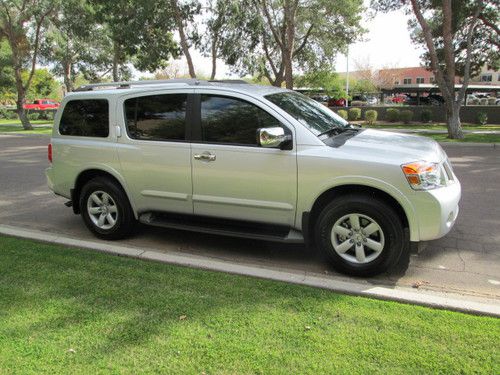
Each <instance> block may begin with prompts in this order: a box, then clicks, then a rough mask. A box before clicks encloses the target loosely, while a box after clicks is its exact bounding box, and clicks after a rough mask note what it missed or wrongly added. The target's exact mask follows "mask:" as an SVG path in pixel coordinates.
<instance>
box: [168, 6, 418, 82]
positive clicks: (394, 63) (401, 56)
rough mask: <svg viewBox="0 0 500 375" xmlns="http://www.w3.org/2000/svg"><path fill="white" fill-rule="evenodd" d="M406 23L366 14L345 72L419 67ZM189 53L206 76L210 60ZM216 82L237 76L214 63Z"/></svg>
mask: <svg viewBox="0 0 500 375" xmlns="http://www.w3.org/2000/svg"><path fill="white" fill-rule="evenodd" d="M368 5H369V0H365V6H366V7H368ZM407 21H408V17H407V16H406V15H405V14H404V13H403V12H402V11H393V12H389V13H378V14H376V15H375V16H373V15H372V16H369V15H368V14H367V15H366V16H365V19H364V20H363V26H364V27H365V28H366V29H367V30H368V32H367V33H366V34H365V36H364V37H363V41H362V42H358V43H355V44H352V45H351V46H350V47H349V70H350V71H354V70H357V69H356V68H357V67H358V66H359V67H361V66H367V65H368V64H369V65H370V66H371V67H373V68H374V69H381V68H402V67H412V66H419V65H420V55H421V54H422V53H423V50H422V49H421V48H418V47H417V46H415V45H414V44H412V43H411V40H410V33H409V31H408V27H407ZM190 52H191V55H192V57H193V63H194V66H195V69H196V71H197V72H198V74H200V73H201V74H202V75H204V76H209V75H210V69H211V61H210V59H209V58H205V57H203V56H201V54H200V53H199V52H197V51H195V50H190ZM174 64H176V65H177V66H178V67H179V69H180V72H182V73H185V74H187V65H186V63H185V60H184V59H182V60H181V61H178V62H175V63H174ZM335 70H336V71H337V72H345V71H346V70H347V57H346V56H345V55H343V54H338V55H337V56H336V64H335ZM184 71H185V72H184ZM216 78H237V76H235V75H233V74H231V71H230V69H229V67H228V66H226V65H225V64H224V62H223V61H222V60H218V61H217V76H216Z"/></svg>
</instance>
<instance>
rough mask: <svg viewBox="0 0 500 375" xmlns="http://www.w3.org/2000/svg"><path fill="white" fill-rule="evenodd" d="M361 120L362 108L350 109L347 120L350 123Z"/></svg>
mask: <svg viewBox="0 0 500 375" xmlns="http://www.w3.org/2000/svg"><path fill="white" fill-rule="evenodd" d="M360 118H361V108H349V110H348V111H347V119H348V120H349V121H355V120H359V119H360Z"/></svg>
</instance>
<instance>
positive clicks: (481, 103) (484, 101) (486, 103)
mask: <svg viewBox="0 0 500 375" xmlns="http://www.w3.org/2000/svg"><path fill="white" fill-rule="evenodd" d="M479 104H480V105H488V98H481V100H479Z"/></svg>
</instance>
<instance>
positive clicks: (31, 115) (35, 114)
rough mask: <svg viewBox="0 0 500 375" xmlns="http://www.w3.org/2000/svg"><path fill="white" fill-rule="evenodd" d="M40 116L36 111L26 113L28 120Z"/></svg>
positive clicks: (33, 119)
mask: <svg viewBox="0 0 500 375" xmlns="http://www.w3.org/2000/svg"><path fill="white" fill-rule="evenodd" d="M39 118H40V114H38V113H28V120H30V121H36V120H38V119H39Z"/></svg>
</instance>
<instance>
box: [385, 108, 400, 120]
mask: <svg viewBox="0 0 500 375" xmlns="http://www.w3.org/2000/svg"><path fill="white" fill-rule="evenodd" d="M385 113H386V114H387V121H389V122H397V121H399V109H396V108H388V109H387V110H386V111H385Z"/></svg>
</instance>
